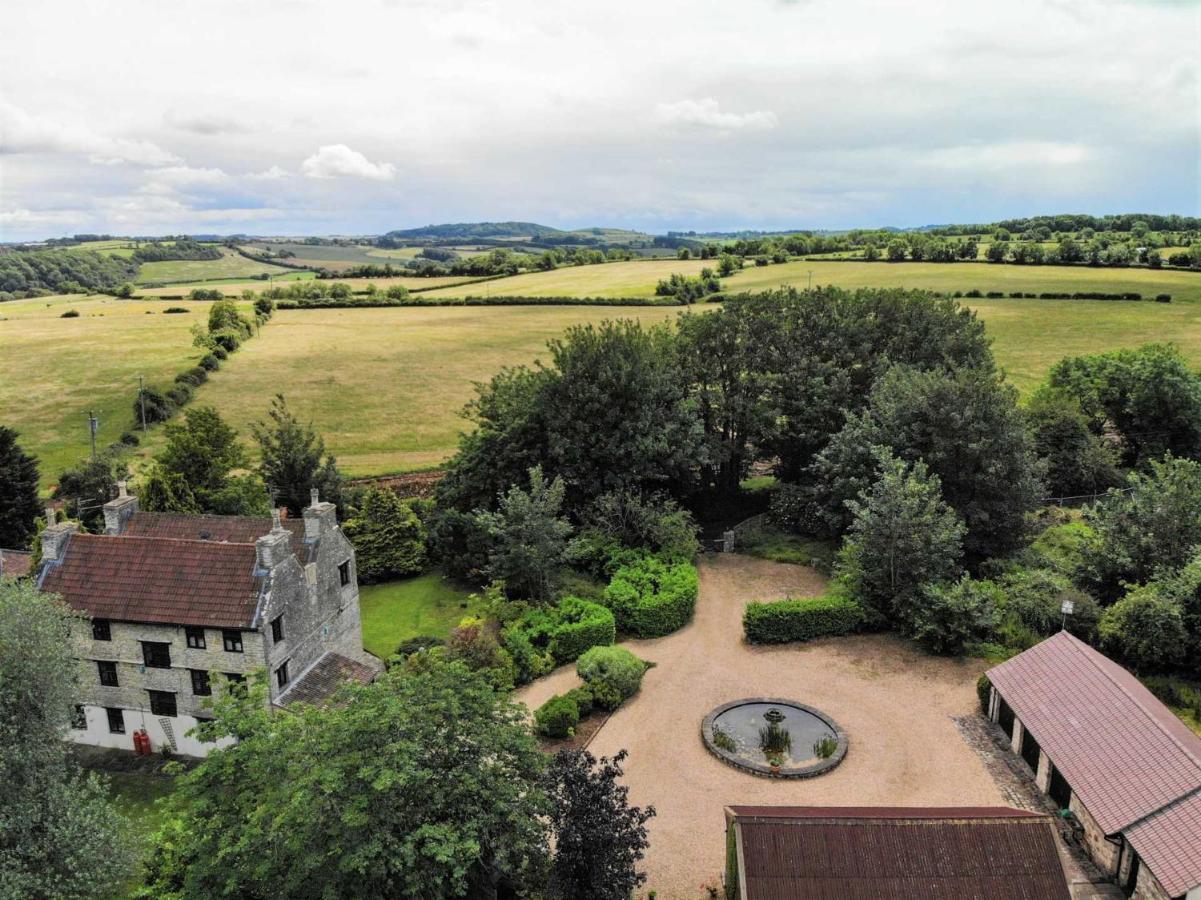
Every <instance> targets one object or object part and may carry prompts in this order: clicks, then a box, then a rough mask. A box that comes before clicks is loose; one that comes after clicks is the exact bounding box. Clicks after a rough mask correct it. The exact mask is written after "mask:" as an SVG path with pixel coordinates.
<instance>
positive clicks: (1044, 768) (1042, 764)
mask: <svg viewBox="0 0 1201 900" xmlns="http://www.w3.org/2000/svg"><path fill="white" fill-rule="evenodd" d="M1034 784H1035V785H1036V786H1037V787H1038V789H1039V790H1040V791H1042V792H1043V793H1044V794H1046V793H1049V792H1050V790H1051V757H1049V756H1047V754H1046V753H1045V752H1044V751H1043V750H1042V748H1041V747H1040V748H1039V751H1038V771H1037V772H1035V773H1034Z"/></svg>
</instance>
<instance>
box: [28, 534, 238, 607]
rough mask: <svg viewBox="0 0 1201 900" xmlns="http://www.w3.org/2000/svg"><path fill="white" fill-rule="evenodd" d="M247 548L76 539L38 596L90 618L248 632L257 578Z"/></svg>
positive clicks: (130, 539)
mask: <svg viewBox="0 0 1201 900" xmlns="http://www.w3.org/2000/svg"><path fill="white" fill-rule="evenodd" d="M254 572H255V548H254V546H253V545H252V544H220V543H214V542H210V541H176V540H169V539H165V538H143V537H111V536H108V535H99V534H73V535H71V538H70V540H69V541H68V542H67V545H66V548H65V552H64V553H63V555H62V556H61V557H60V559H59V560H58V561H57V562H54V563H50V564H49V565H48V566H47V567H46V569H45V572H44V575H43V576H42V583H41V585H40V587H41V589H42V590H44V591H48V592H52V593H55V594H60V595H61V596H62V597H63V599H64V600H66V602H67V603H68V604H70V605H71V606H72V607H74V608H75V609H77V610H79V611H81V612H83V613H86V614H87V615H89V616H91V617H93V618H99V619H114V620H117V621H125V622H153V623H162V624H172V625H207V626H210V627H221V626H227V627H248V626H250V625H252V623H253V619H254V613H255V609H256V607H257V606H258V600H259V592H260V589H261V587H262V578H259V577H256V576H255V574H254Z"/></svg>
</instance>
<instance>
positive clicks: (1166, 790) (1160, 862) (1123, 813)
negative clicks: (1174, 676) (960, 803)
mask: <svg viewBox="0 0 1201 900" xmlns="http://www.w3.org/2000/svg"><path fill="white" fill-rule="evenodd" d="M988 676H989V679H990V680H991V682H992V689H991V691H990V696H989V715H990V717H991V718H992V719H993V721H995V722H997V723H998V724H999V725H1000V726H1001V728H1002V729H1003V730H1004V731H1005V733H1006V734H1007V735H1009V737H1010V741H1011V746H1012V747H1013V751H1014V752H1015V753H1017V754H1020V755H1021V757H1022V759H1024V760H1025V761H1026V763H1027V764H1028V765H1029V766H1030V769H1031V771H1032V772H1033V773H1034V779H1035V783H1036V784H1037V785H1038V787H1039V789H1040V790H1042V791H1044V792H1045V793H1047V794H1048V795H1049V796H1050V797H1051V799H1052V800H1054V801H1055V802H1056V803H1057V804H1058V805H1059V806H1060V807H1061V808H1062V809H1068V810H1071V812H1072V814H1073V816H1074V817H1075V819H1076V821H1077V822H1079V824H1080V826H1081V828H1082V829H1083V835H1082V836H1083V841H1084V844H1085V847H1086V849H1087V850H1088V853H1089V855H1090V856H1091V857H1092V859H1093V861H1094V862H1095V863H1096V864H1097V865H1098V866H1100V867H1101V869H1102V870H1103V871H1105V872H1106V873H1108V874H1109V875H1110V876H1111V877H1112V878H1113V879H1114V880H1115V881H1116V882H1117V883H1118V884H1120V885H1121V886H1122V887H1123V888H1124V889H1125V891H1126V892H1127V893H1128V894H1129V895H1130V896H1133V897H1136V898H1139V900H1171V898H1187V900H1201V738H1199V737H1198V736H1197V735H1195V734H1194V733H1193V732H1192V731H1191V730H1189V728H1188V727H1187V726H1186V725H1185V724H1184V723H1183V722H1181V721H1180V719H1178V718H1177V717H1176V716H1175V715H1174V714H1173V713H1172V711H1171V710H1170V709H1168V708H1167V707H1166V706H1164V705H1163V704H1162V703H1161V702H1160V701H1159V700H1157V699H1156V698H1155V696H1154V695H1153V694H1152V693H1151V692H1150V691H1149V690H1147V689H1146V688H1145V687H1144V686H1143V685H1142V684H1141V683H1140V682H1139V680H1138V679H1137V678H1135V677H1134V676H1133V675H1131V674H1130V673H1129V672H1127V671H1126V670H1125V669H1123V668H1122V667H1121V666H1119V665H1118V664H1117V663H1115V662H1113V661H1112V660H1110V659H1108V658H1107V657H1105V656H1103V655H1102V654H1100V653H1098V652H1097V651H1096V650H1094V649H1093V648H1092V647H1090V646H1088V645H1087V644H1085V643H1084V642H1083V641H1080V640H1079V639H1077V638H1075V637H1073V636H1072V635H1071V634H1069V633H1068V632H1066V631H1061V632H1060V633H1059V634H1056V635H1054V636H1053V637H1050V638H1047V640H1045V641H1043V642H1042V643H1040V644H1038V645H1037V646H1035V647H1031V648H1030V649H1029V650H1027V651H1026V652H1024V653H1021V654H1019V655H1018V656H1015V657H1014V658H1013V659H1011V660H1009V661H1007V662H1005V663H1003V664H1001V665H1000V666H997V667H996V668H994V669H991V670H990V671H989V672H988Z"/></svg>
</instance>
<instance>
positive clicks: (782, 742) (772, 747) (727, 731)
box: [701, 697, 847, 778]
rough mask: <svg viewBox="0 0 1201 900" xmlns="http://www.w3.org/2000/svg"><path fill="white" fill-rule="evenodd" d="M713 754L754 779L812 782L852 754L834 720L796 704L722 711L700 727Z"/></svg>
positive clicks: (751, 701)
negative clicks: (814, 778) (764, 777)
mask: <svg viewBox="0 0 1201 900" xmlns="http://www.w3.org/2000/svg"><path fill="white" fill-rule="evenodd" d="M701 737H702V738H703V739H704V741H705V746H706V747H707V748H708V749H709V752H710V753H712V754H713V755H714V756H716V757H717V758H718V759H720V760H722V761H723V762H726V763H729V764H730V765H732V766H735V767H736V768H739V769H742V770H744V771H746V772H751V773H753V774H755V775H766V776H769V777H772V778H810V777H812V776H814V775H820V774H821V773H823V772H828V771H830V769H833V768H834V767H835V766H837V765H838V764H839V763H840V762H842V759H843V757H844V756H846V754H847V736H846V734H845V733H844V732H843V730H842V729H841V728H839V727H838V726H837V725H836V724H835V723H834V720H833V719H831V718H830V717H829V716H827V715H826V714H825V713H822V712H820V711H818V710H816V709H814V708H813V707H811V706H805V705H804V704H803V703H796V702H794V701H792V700H779V699H773V698H761V697H756V698H748V699H746V700H735V701H734V702H733V703H726V704H723V705H722V706H719V707H718V708H717V709H715V710H713V712H711V713H709V715H707V716H705V721H704V723H703V724H702V725H701Z"/></svg>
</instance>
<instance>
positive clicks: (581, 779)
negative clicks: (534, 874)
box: [547, 750, 655, 900]
mask: <svg viewBox="0 0 1201 900" xmlns="http://www.w3.org/2000/svg"><path fill="white" fill-rule="evenodd" d="M625 758H626V751H624V750H622V751H621V752H620V753H618V754H617V755H616V756H614V757H613V758H612V759H609V758H607V757H601V759H600V760H599V761H598V760H597V759H596V757H594V756H593V755H592V754H591V753H589V752H588V751H587V750H562V751H560V752H559V754H558V755H557V756H556V757H555V759H554V761H553V762H552V763H551V767H550V772H549V773H548V775H549V777H548V778H547V784H548V789H549V793H550V798H551V802H552V804H553V806H552V810H551V814H550V822H551V829H552V831H553V834H554V838H555V840H554V844H555V854H554V859H553V861H552V864H551V875H550V885H549V894H550V896H551V897H552V898H554V900H585V898H586V900H627V898H629V897H630V896H631V895H632V894H633V892H634V890H635V888H637V887H639V886H640V885H641V884H643V883H644V882H645V881H646V875H644V874H643V873H642V872H639V871H638V862H639V860H641V859H642V857H643V854H644V853H645V851H646V848H647V846H648V845H649V841H648V840H647V831H646V823H647V822H648V821H650V819H651V818H652V817H653V816H654V815H655V809H654V807H653V806H652V807H645V808H643V807H638V806H631V805H630V802H629V788H627V787H625V786H624V785H622V784H620V783H619V782H618V779H620V778H621V776H622V774H623V772H622V767H621V764H622V762H624V761H625Z"/></svg>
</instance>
